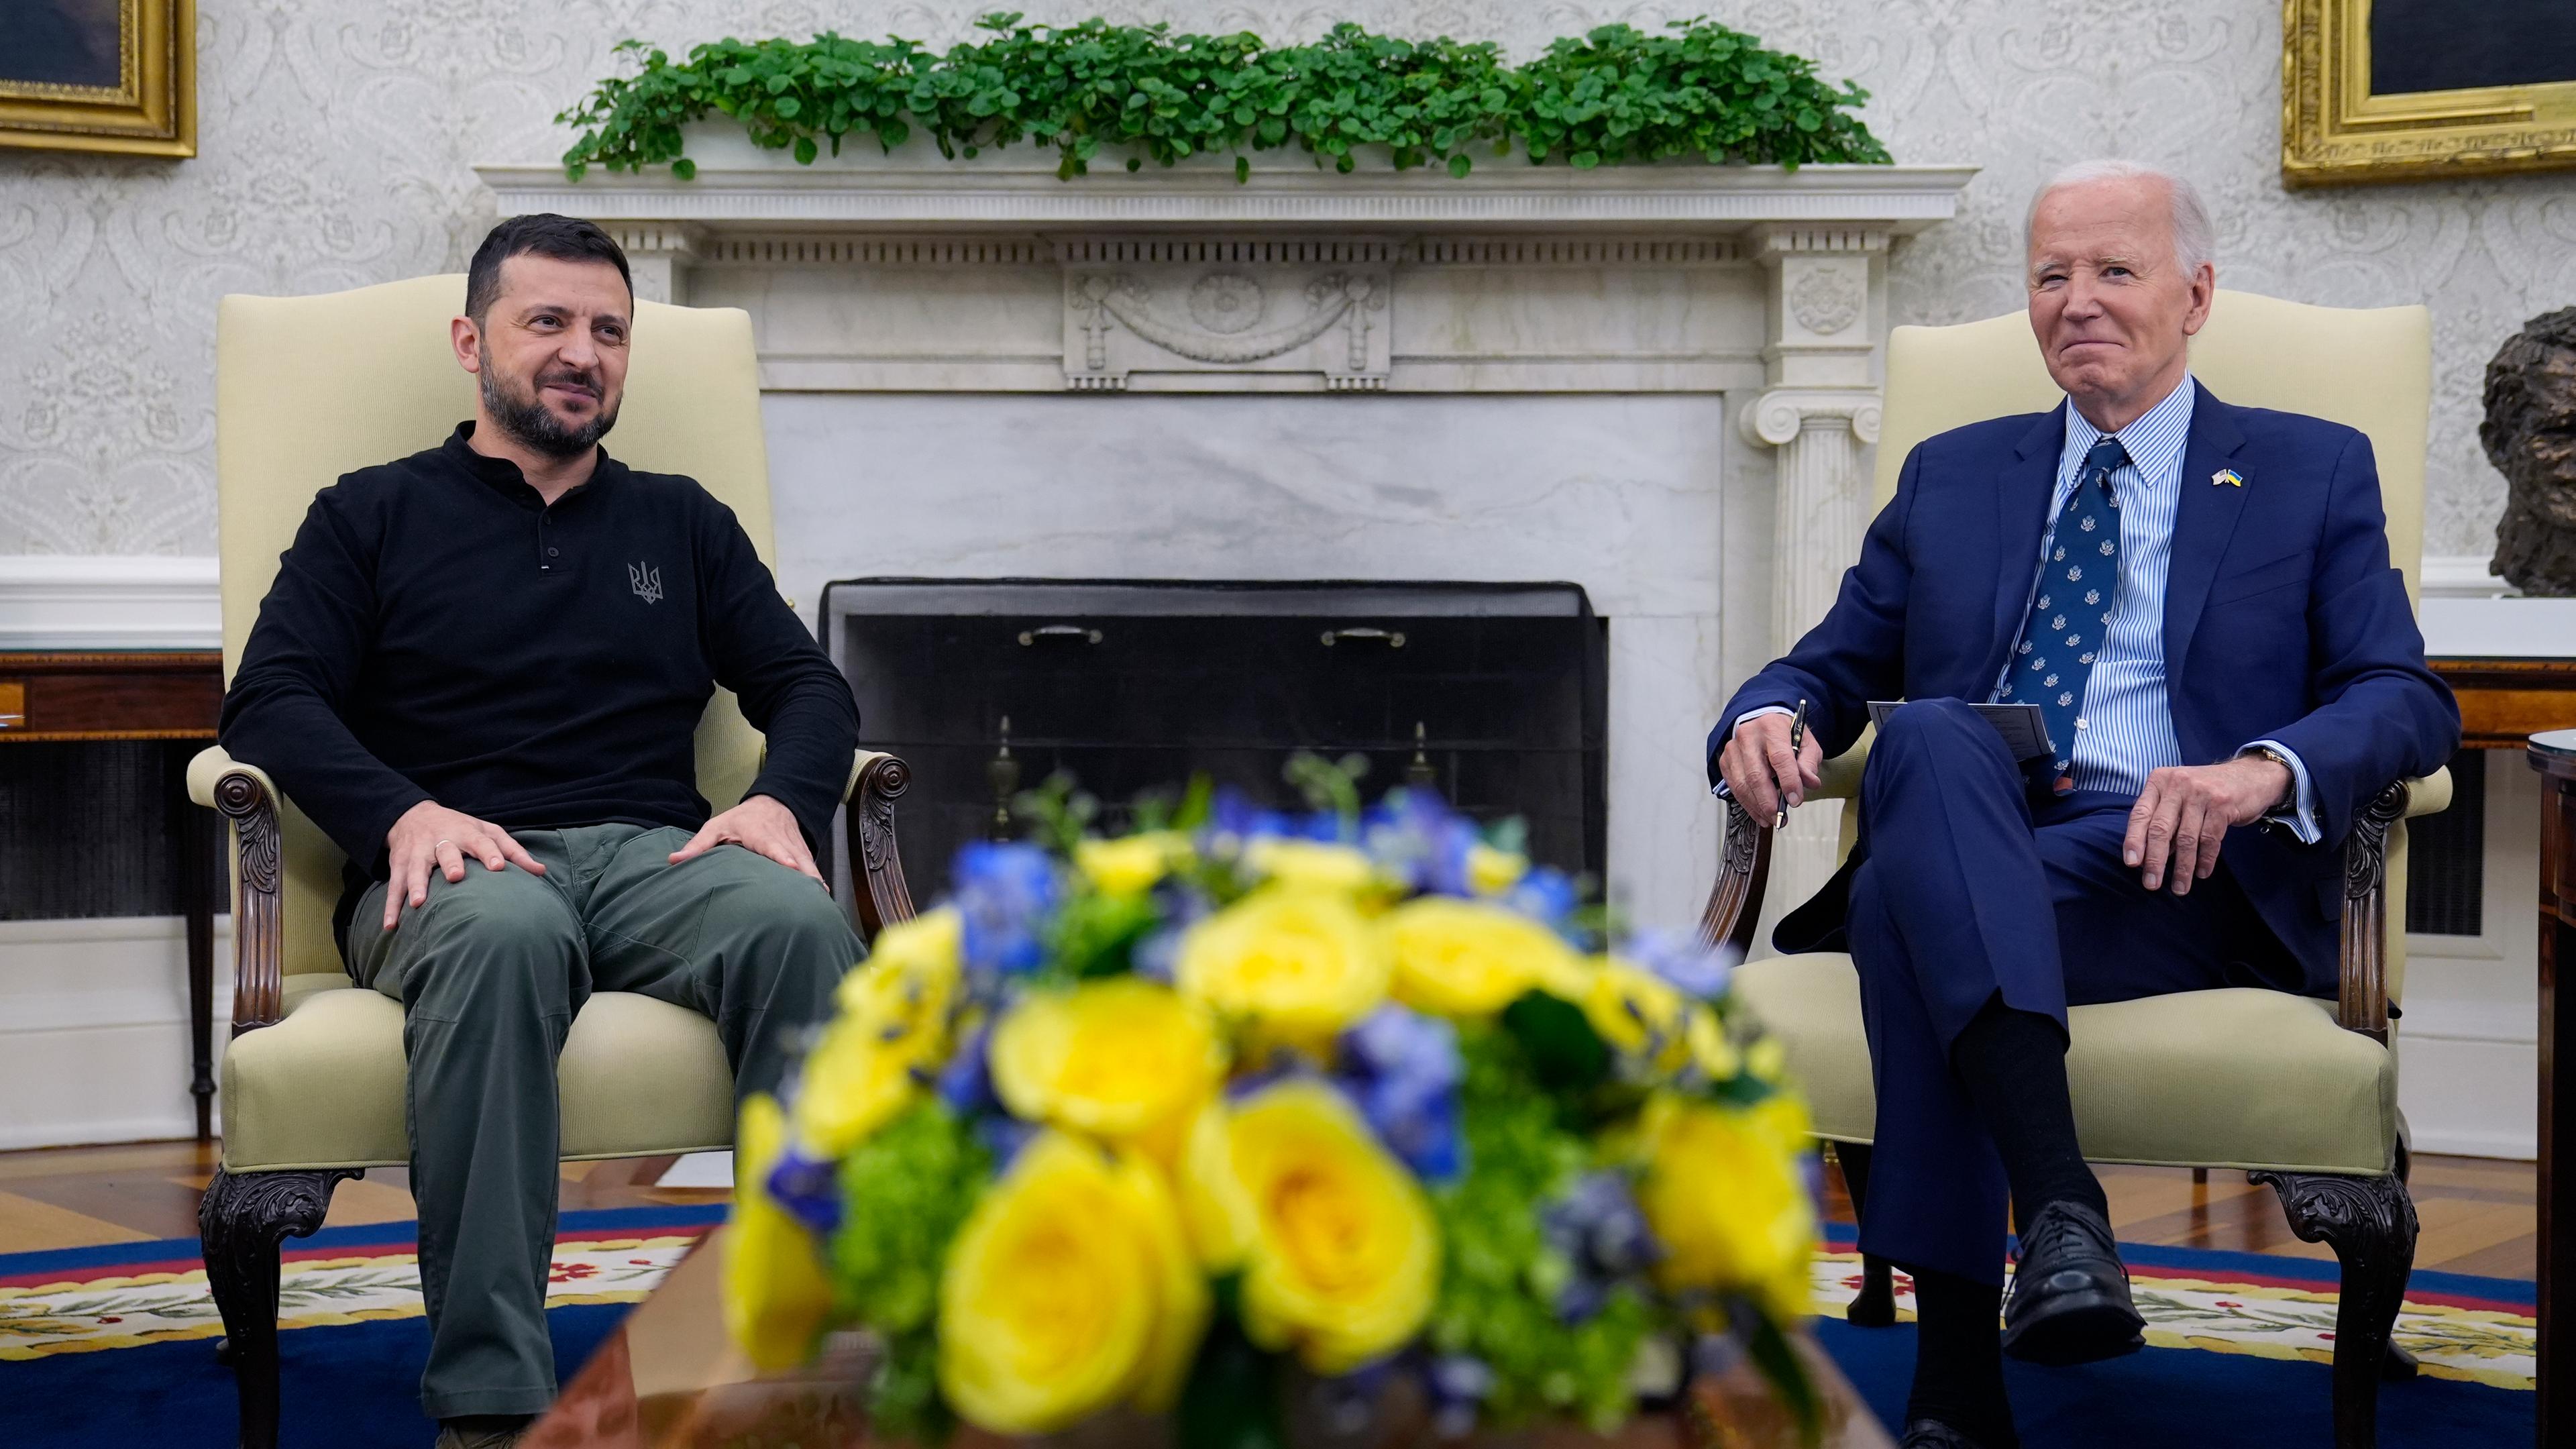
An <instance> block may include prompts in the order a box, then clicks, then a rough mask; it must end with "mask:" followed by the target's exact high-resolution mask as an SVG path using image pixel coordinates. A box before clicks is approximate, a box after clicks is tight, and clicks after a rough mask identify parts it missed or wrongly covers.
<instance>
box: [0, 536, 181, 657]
mask: <svg viewBox="0 0 2576 1449" xmlns="http://www.w3.org/2000/svg"><path fill="white" fill-rule="evenodd" d="M223 642H224V620H223V601H222V597H221V595H220V593H219V592H218V588H217V583H216V565H215V560H214V558H213V557H212V556H210V555H187V556H178V557H170V556H163V555H145V556H120V555H109V554H0V651H5V650H38V649H43V650H77V651H113V650H121V649H217V648H221V647H222V646H223Z"/></svg>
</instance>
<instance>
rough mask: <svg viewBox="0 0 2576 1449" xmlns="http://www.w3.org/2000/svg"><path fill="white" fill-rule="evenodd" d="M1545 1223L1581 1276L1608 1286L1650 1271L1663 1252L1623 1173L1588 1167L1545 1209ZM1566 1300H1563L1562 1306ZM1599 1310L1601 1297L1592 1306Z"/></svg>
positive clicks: (1542, 1219) (1553, 1242)
mask: <svg viewBox="0 0 2576 1449" xmlns="http://www.w3.org/2000/svg"><path fill="white" fill-rule="evenodd" d="M1539 1225H1540V1231H1542V1232H1544V1233H1545V1234H1546V1235H1547V1241H1548V1246H1550V1247H1552V1248H1554V1249H1556V1250H1557V1251H1558V1252H1560V1253H1562V1254H1564V1255H1565V1259H1566V1261H1567V1262H1569V1263H1571V1264H1573V1265H1574V1271H1575V1277H1576V1278H1577V1279H1578V1280H1582V1279H1592V1280H1595V1281H1596V1282H1598V1283H1600V1284H1602V1285H1604V1286H1605V1287H1606V1285H1607V1284H1608V1283H1609V1282H1611V1281H1614V1280H1616V1279H1620V1278H1627V1277H1633V1276H1634V1275H1636V1274H1639V1273H1642V1272H1644V1271H1645V1270H1646V1269H1648V1268H1649V1267H1652V1266H1653V1265H1654V1262H1655V1260H1656V1259H1657V1258H1658V1257H1661V1256H1662V1254H1663V1250H1662V1249H1661V1248H1660V1247H1659V1246H1658V1245H1657V1244H1656V1242H1655V1235H1654V1233H1653V1231H1652V1230H1650V1229H1649V1228H1648V1227H1647V1226H1646V1215H1645V1214H1644V1213H1643V1212H1641V1211H1639V1210H1638V1207H1637V1195H1636V1193H1635V1192H1634V1191H1633V1190H1632V1189H1631V1187H1630V1185H1629V1182H1628V1179H1627V1176H1626V1175H1625V1174H1623V1173H1617V1172H1587V1173H1585V1174H1584V1175H1583V1176H1581V1177H1578V1178H1576V1179H1575V1180H1574V1183H1573V1185H1572V1186H1571V1187H1568V1188H1567V1189H1566V1190H1565V1194H1564V1195H1563V1196H1562V1197H1559V1198H1558V1199H1557V1200H1556V1201H1554V1202H1552V1203H1549V1204H1548V1205H1547V1207H1546V1209H1545V1210H1544V1211H1543V1212H1541V1214H1540V1215H1539ZM1564 1306H1565V1305H1564V1303H1563V1301H1562V1300H1560V1303H1559V1308H1560V1311H1562V1309H1563V1308H1564ZM1599 1310H1600V1304H1599V1302H1598V1301H1597V1300H1596V1301H1594V1302H1593V1303H1592V1307H1591V1311H1592V1312H1598V1311H1599ZM1587 1316H1588V1315H1587Z"/></svg>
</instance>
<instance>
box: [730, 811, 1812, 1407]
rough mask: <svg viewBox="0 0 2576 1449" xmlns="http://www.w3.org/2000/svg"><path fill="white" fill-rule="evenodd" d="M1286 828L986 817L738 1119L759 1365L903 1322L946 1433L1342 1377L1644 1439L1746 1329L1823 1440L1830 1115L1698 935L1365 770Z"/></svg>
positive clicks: (884, 1378)
mask: <svg viewBox="0 0 2576 1449" xmlns="http://www.w3.org/2000/svg"><path fill="white" fill-rule="evenodd" d="M1293 778H1294V779H1295V782H1296V783H1298V784H1299V785H1300V787H1301V788H1303V789H1304V790H1305V792H1306V793H1307V795H1308V797H1309V799H1310V800H1311V801H1313V802H1314V803H1315V804H1316V805H1317V807H1318V808H1317V809H1316V810H1315V811H1314V812H1313V813H1311V814H1306V815H1284V814H1280V813H1276V812H1272V811H1268V810H1263V809H1259V808H1256V807H1254V806H1252V805H1250V804H1248V803H1247V802H1245V801H1243V800H1241V799H1239V798H1234V797H1230V796H1223V795H1218V796H1211V794H1210V793H1209V792H1208V791H1206V790H1205V789H1204V788H1203V787H1201V788H1197V789H1194V790H1193V791H1192V792H1191V794H1189V795H1188V796H1186V797H1183V798H1182V799H1181V800H1180V801H1179V802H1178V803H1177V804H1161V805H1148V806H1145V807H1143V808H1141V809H1140V810H1139V811H1138V812H1136V813H1137V817H1138V818H1139V819H1143V820H1147V821H1150V822H1152V824H1153V828H1148V829H1144V830H1140V831H1137V832H1134V833H1131V834H1128V835H1126V836H1123V837H1118V838H1101V837H1099V836H1096V835H1093V834H1091V833H1089V827H1090V825H1091V824H1092V822H1094V821H1095V820H1097V819H1098V818H1099V814H1100V812H1099V810H1098V808H1097V804H1096V802H1092V801H1089V800H1088V799H1086V798H1084V797H1081V796H1079V795H1077V794H1076V793H1074V792H1073V791H1071V789H1070V788H1069V786H1066V785H1063V784H1061V783H1057V784H1051V785H1050V786H1049V787H1048V788H1047V789H1045V790H1042V791H1039V792H1035V793H1034V794H1032V795H1031V796H1030V797H1028V798H1027V799H1025V800H1024V801H1023V802H1021V806H1022V808H1021V811H1020V813H1021V815H1022V816H1023V818H1024V819H1026V820H1027V821H1029V822H1030V824H1031V825H1032V827H1033V831H1034V833H1035V834H1036V836H1037V837H1038V838H1039V839H1041V840H1044V841H1046V842H1047V844H1046V845H1037V844H1020V845H975V846H970V847H968V848H967V849H966V851H964V852H963V853H962V854H961V856H960V857H959V860H958V862H957V865H956V868H955V871H954V878H955V880H956V883H957V886H956V891H955V895H954V898H953V899H952V900H951V901H950V902H949V903H948V904H946V905H943V906H942V907H940V908H939V909H937V910H934V911H932V912H930V913H928V914H926V915H924V916H923V917H921V918H920V919H918V920H916V921H912V922H909V923H906V924H904V925H901V926H897V927H894V928H892V929H889V930H888V931H887V932H885V934H884V935H883V936H881V937H880V938H879V940H878V942H877V946H876V950H875V953H874V955H873V956H872V958H871V959H870V960H869V962H867V963H866V964H865V965H864V966H863V967H861V968H860V969H859V970H857V971H854V972H853V973H852V974H851V976H850V977H849V978H848V979H847V980H846V981H845V982H844V983H843V985H842V987H841V989H840V993H839V1010H838V1012H837V1014H836V1015H835V1017H834V1018H833V1020H832V1021H831V1022H829V1023H828V1024H826V1025H825V1026H824V1027H823V1028H822V1030H821V1032H820V1034H819V1035H818V1037H817V1038H816V1040H815V1042H814V1043H813V1045H812V1047H811V1049H810V1050H809V1051H808V1053H807V1055H806V1057H805V1058H804V1060H803V1062H802V1063H801V1065H800V1066H799V1068H798V1070H797V1072H796V1073H795V1074H794V1076H793V1077H792V1079H791V1080H790V1082H789V1083H788V1084H787V1086H786V1088H785V1090H784V1091H783V1093H782V1097H783V1100H776V1099H771V1098H768V1097H754V1098H752V1099H750V1100H749V1101H748V1102H747V1103H746V1105H745V1108H744V1115H743V1123H742V1128H741V1132H740V1134H739V1138H738V1143H739V1146H738V1153H739V1162H740V1179H739V1180H740V1188H739V1190H738V1198H737V1203H736V1211H735V1216H734V1222H733V1224H732V1226H731V1228H730V1229H729V1231H728V1233H727V1237H726V1244H727V1247H726V1271H727V1293H726V1306H727V1319H728V1323H729V1325H730V1327H731V1329H732V1331H733V1333H734V1335H735V1337H736V1338H737V1339H738V1340H739V1341H740V1342H741V1343H742V1344H743V1346H744V1347H745V1349H746V1350H747V1351H748V1352H749V1353H750V1354H751V1356H752V1357H753V1359H754V1360H755V1361H756V1362H759V1363H761V1364H764V1365H768V1366H784V1365H787V1364H792V1363H795V1362H797V1361H800V1360H801V1359H803V1358H805V1357H807V1356H808V1355H810V1353H811V1352H812V1350H813V1348H814V1346H815V1344H816V1343H817V1342H818V1341H819V1340H820V1338H821V1336H822V1335H823V1334H824V1333H825V1332H827V1331H828V1330H830V1329H832V1328H834V1327H838V1326H856V1327H863V1328H865V1329H867V1330H869V1331H870V1332H872V1333H873V1334H874V1335H875V1336H876V1337H877V1338H878V1339H879V1340H880V1342H881V1343H882V1344H883V1346H884V1354H883V1356H882V1358H881V1359H880V1361H879V1369H878V1374H877V1378H876V1380H875V1382H874V1383H873V1384H871V1385H870V1404H871V1411H872V1413H873V1414H874V1416H875V1420H876V1423H877V1426H878V1427H879V1429H880V1430H882V1431H883V1432H885V1433H886V1434H888V1435H890V1436H892V1437H894V1438H896V1439H900V1440H910V1441H914V1442H920V1443H933V1442H936V1441H938V1440H939V1439H941V1438H942V1437H943V1436H944V1435H945V1433H946V1431H947V1429H948V1428H949V1427H950V1426H951V1425H952V1424H953V1423H955V1422H956V1421H957V1420H959V1419H963V1420H965V1421H967V1422H969V1423H972V1424H974V1425H976V1426H977V1427H979V1428H981V1429H985V1430H988V1431H992V1432H995V1433H1002V1434H1039V1433H1048V1432H1053V1431H1055V1430H1059V1429H1063V1428H1067V1427H1070V1426H1072V1425H1075V1424H1079V1423H1083V1422H1086V1421H1089V1420H1093V1419H1096V1418H1099V1417H1101V1416H1103V1415H1112V1414H1121V1413H1141V1414H1146V1415H1170V1416H1172V1418H1173V1421H1174V1424H1175V1427H1176V1429H1177V1430H1178V1434H1179V1441H1180V1443H1181V1444H1182V1445H1183V1446H1184V1449H1264V1446H1268V1445H1275V1444H1280V1443H1283V1442H1284V1438H1283V1427H1282V1413H1283V1403H1284V1401H1285V1400H1286V1399H1287V1397H1288V1396H1289V1393H1288V1390H1289V1386H1290V1385H1291V1384H1292V1383H1293V1382H1296V1381H1300V1380H1312V1381H1316V1383H1317V1385H1318V1388H1319V1391H1320V1392H1322V1393H1324V1394H1325V1395H1326V1396H1327V1397H1333V1396H1339V1397H1341V1398H1342V1399H1344V1400H1346V1401H1347V1402H1348V1403H1350V1404H1351V1405H1352V1406H1354V1407H1355V1408H1356V1409H1358V1410H1359V1411H1361V1412H1367V1411H1369V1410H1370V1409H1372V1408H1374V1407H1375V1406H1376V1405H1379V1404H1381V1403H1384V1402H1389V1401H1390V1400H1389V1399H1388V1398H1387V1396H1388V1394H1389V1392H1390V1390H1391V1388H1392V1386H1393V1384H1394V1382H1395V1381H1396V1380H1399V1379H1402V1380H1409V1381H1410V1382H1411V1383H1412V1384H1413V1385H1415V1386H1416V1388H1417V1389H1418V1390H1419V1394H1420V1398H1421V1401H1422V1402H1425V1403H1427V1404H1428V1405H1429V1407H1430V1409H1431V1410H1432V1412H1433V1413H1434V1414H1435V1415H1436V1416H1437V1418H1438V1420H1439V1422H1440V1424H1441V1426H1442V1427H1443V1428H1444V1429H1445V1430H1448V1431H1451V1432H1458V1431H1463V1430H1464V1429H1467V1428H1470V1427H1472V1426H1474V1425H1476V1424H1479V1423H1483V1424H1492V1425H1499V1426H1508V1425H1515V1424H1521V1423H1526V1422H1529V1421H1532V1420H1536V1419H1543V1418H1554V1419H1572V1420H1580V1421H1584V1422H1588V1423H1591V1424H1593V1425H1595V1426H1599V1427H1603V1428H1609V1427H1614V1426H1616V1425H1617V1424H1618V1423H1620V1422H1621V1421H1623V1420H1624V1419H1626V1418H1627V1417H1628V1416H1629V1415H1631V1414H1632V1413H1634V1412H1636V1410H1637V1408H1638V1406H1639V1404H1640V1403H1641V1402H1643V1401H1646V1400H1649V1399H1652V1398H1655V1397H1657V1396H1663V1395H1669V1394H1673V1393H1677V1392H1680V1391H1682V1389H1683V1388H1684V1386H1685V1384H1684V1380H1685V1375H1686V1372H1687V1367H1688V1364H1689V1362H1690V1360H1691V1349H1692V1344H1693V1342H1694V1341H1695V1340H1696V1339H1697V1338H1698V1337H1699V1336H1700V1335H1704V1334H1709V1333H1731V1334H1734V1335H1735V1336H1736V1337H1737V1338H1738V1339H1739V1340H1740V1341H1741V1343H1742V1346H1743V1348H1744V1350H1745V1351H1746V1352H1747V1353H1748V1354H1749V1355H1750V1357H1751V1359H1752V1361H1753V1362H1754V1363H1755V1364H1756V1365H1757V1366H1759V1367H1761V1368H1763V1369H1764V1370H1765V1371H1766V1372H1768V1373H1770V1374H1772V1375H1773V1376H1774V1377H1775V1378H1776V1379H1777V1380H1778V1382H1779V1383H1780V1386H1781V1390H1782V1393H1783V1395H1784V1398H1785V1399H1786V1401H1787V1402H1788V1403H1790V1404H1791V1405H1792V1406H1793V1407H1795V1408H1797V1409H1798V1411H1799V1412H1800V1413H1801V1414H1802V1415H1803V1416H1806V1417H1807V1418H1808V1420H1809V1422H1810V1424H1811V1425H1812V1423H1813V1410H1814V1399H1813V1396H1812V1394H1811V1392H1810V1388H1809V1386H1808V1385H1807V1384H1806V1382H1805V1380H1804V1378H1803V1374H1802V1371H1801V1370H1800V1368H1799V1366H1798V1363H1797V1360H1796V1357H1795V1355H1794V1354H1792V1353H1790V1352H1789V1351H1788V1348H1787V1340H1786V1339H1785V1338H1784V1337H1783V1336H1782V1335H1783V1330H1785V1329H1786V1328H1788V1327H1790V1326H1793V1325H1794V1324H1795V1323H1796V1322H1797V1321H1798V1320H1799V1319H1800V1318H1801V1317H1802V1316H1803V1315H1804V1314H1805V1312H1806V1311H1807V1305H1808V1295H1809V1281H1808V1274H1809V1271H1810V1269H1809V1263H1810V1258H1811V1255H1812V1249H1813V1243H1814V1233H1815V1215H1814V1209H1813V1203H1812V1199H1811V1191H1812V1189H1811V1186H1810V1181H1809V1176H1808V1173H1807V1170H1806V1164H1808V1163H1809V1159H1808V1157H1807V1153H1808V1151H1809V1144H1808V1142H1807V1124H1806V1117H1805V1113H1804V1109H1803V1108H1802V1107H1801V1106H1800V1104H1799V1102H1798V1099H1797V1097H1796V1096H1795V1094H1794V1093H1792V1092H1789V1091H1788V1090H1786V1089H1785V1088H1784V1086H1783V1085H1782V1083H1781V1074H1780V1064H1779V1057H1780V1053H1779V1049H1778V1047H1777V1044H1776V1043H1771V1042H1767V1041H1763V1040H1761V1039H1759V1038H1758V1037H1756V1036H1754V1035H1752V1034H1751V1032H1750V1028H1749V1026H1748V1024H1746V1023H1743V1022H1740V1021H1735V1020H1732V1019H1731V1017H1730V1012H1729V1010H1728V1008H1727V1003H1726V997H1725V986H1726V976H1727V970H1728V963H1727V962H1726V961H1724V960H1723V959H1721V958H1719V957H1717V956H1716V955H1715V954H1713V953H1712V952H1710V951H1709V950H1707V949H1706V948H1705V947H1704V946H1703V945H1702V944H1701V943H1699V942H1697V941H1696V940H1695V939H1693V938H1691V937H1688V936H1678V935H1671V936H1657V935H1653V934H1646V935H1640V936H1634V937H1629V938H1626V939H1623V940H1618V941H1612V940H1609V939H1607V938H1605V936H1604V934H1603V932H1602V930H1601V929H1600V925H1599V917H1598V916H1597V914H1595V913H1591V912H1588V911H1586V910H1584V909H1583V908H1582V903H1581V901H1580V899H1579V896H1580V893H1579V892H1578V891H1577V889H1576V888H1575V885H1574V883H1573V882H1571V881H1569V880H1567V879H1566V878H1565V877H1564V876H1562V875H1561V874H1558V873H1557V872H1554V871H1552V870H1548V869H1545V868H1543V867H1533V866H1532V865H1531V864H1530V862H1529V861H1528V860H1527V859H1526V858H1524V857H1523V856H1522V855H1521V854H1519V853H1518V851H1517V850H1516V849H1514V848H1512V847H1517V845H1518V844H1519V843H1520V836H1519V834H1518V832H1517V831H1516V830H1512V829H1507V828H1506V829H1496V830H1493V831H1490V832H1488V831H1482V830H1479V829H1478V828H1477V827H1476V826H1474V825H1473V824H1472V823H1470V822H1468V821H1467V820H1465V819H1464V818H1463V817H1460V816H1458V815H1456V814H1455V813H1453V812H1451V811H1450V810H1449V809H1448V808H1447V807H1446V806H1445V805H1443V804H1442V803H1441V802H1440V801H1439V800H1438V799H1436V798H1435V797H1432V796H1430V795H1428V794H1427V793H1424V792H1420V791H1397V792H1394V793H1393V794H1391V795H1389V796H1388V797H1387V799H1386V801H1385V802H1384V803H1382V804H1380V805H1378V806H1376V807H1375V808H1373V809H1368V810H1365V811H1364V810H1362V809H1361V808H1360V805H1359V795H1358V792H1357V788H1356V784H1355V773H1354V768H1353V767H1350V766H1331V765H1326V764H1324V763H1322V762H1318V761H1311V760H1309V761H1303V762H1301V763H1300V764H1299V765H1298V767H1297V768H1296V770H1295V771H1294V772H1293Z"/></svg>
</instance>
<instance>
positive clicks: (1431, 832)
mask: <svg viewBox="0 0 2576 1449" xmlns="http://www.w3.org/2000/svg"><path fill="white" fill-rule="evenodd" d="M1477 840H1478V836H1477V834H1476V826H1475V823H1474V822H1473V821H1471V820H1469V819H1467V817H1465V816H1463V815H1460V814H1459V813H1458V812H1456V811H1454V810H1452V809H1450V808H1449V802H1447V801H1445V800H1443V799H1441V798H1440V797H1439V796H1438V795H1437V794H1434V793H1433V792H1431V791H1429V790H1422V789H1406V790H1390V791H1388V792H1387V796H1386V799H1385V800H1384V801H1382V802H1381V803H1380V804H1379V805H1378V806H1377V808H1376V809H1374V810H1371V811H1369V812H1368V814H1367V815H1365V816H1363V817H1362V818H1361V820H1360V844H1361V846H1362V847H1363V848H1364V849H1366V850H1367V851H1368V853H1369V855H1370V857H1371V858H1372V859H1374V860H1375V861H1376V862H1377V863H1378V865H1379V867H1380V868H1382V869H1384V870H1385V871H1387V872H1388V873H1389V874H1391V875H1395V876H1399V877H1401V878H1402V879H1403V880H1404V882H1405V884H1406V885H1408V886H1410V887H1412V888H1413V889H1414V890H1417V891H1428V892H1432V893H1434V894H1438V895H1446V896H1465V895H1472V894H1474V891H1473V889H1472V888H1471V887H1470V885H1469V883H1468V877H1467V857H1468V853H1469V852H1470V851H1472V850H1474V849H1475V847H1476V843H1477Z"/></svg>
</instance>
